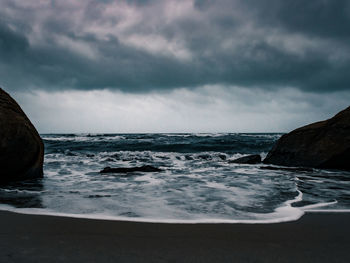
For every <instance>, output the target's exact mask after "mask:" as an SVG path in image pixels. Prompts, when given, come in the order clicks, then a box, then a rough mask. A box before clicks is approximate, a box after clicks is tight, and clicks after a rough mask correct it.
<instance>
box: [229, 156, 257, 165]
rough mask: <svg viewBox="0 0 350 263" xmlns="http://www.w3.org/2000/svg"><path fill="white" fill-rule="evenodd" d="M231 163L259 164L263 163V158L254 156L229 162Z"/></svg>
mask: <svg viewBox="0 0 350 263" xmlns="http://www.w3.org/2000/svg"><path fill="white" fill-rule="evenodd" d="M229 163H241V164H257V163H261V157H260V155H259V154H253V155H248V156H243V157H241V158H238V159H235V160H231V161H229Z"/></svg>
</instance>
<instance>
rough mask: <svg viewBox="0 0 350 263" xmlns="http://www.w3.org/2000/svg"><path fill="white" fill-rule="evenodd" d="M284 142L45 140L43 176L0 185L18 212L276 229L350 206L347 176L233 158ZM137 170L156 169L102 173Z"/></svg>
mask: <svg viewBox="0 0 350 263" xmlns="http://www.w3.org/2000/svg"><path fill="white" fill-rule="evenodd" d="M280 136H281V134H68V135H62V134H60V135H42V137H43V139H44V142H45V147H46V154H45V164H44V172H45V178H44V179H41V180H34V181H27V182H23V183H21V184H16V183H13V184H10V185H7V186H2V187H0V203H1V204H2V205H1V207H2V209H7V210H11V211H17V212H24V213H39V214H57V215H63V216H74V217H86V218H101V219H111V220H129V221H140V222H169V223H170V222H174V223H272V222H282V221H291V220H297V219H298V218H299V217H300V216H302V215H303V213H304V212H305V211H308V212H309V211H316V210H317V211H319V210H322V211H323V210H327V211H347V210H348V209H350V174H349V173H346V172H341V171H332V170H317V169H314V170H313V171H307V172H300V171H294V172H293V171H283V170H273V171H271V170H264V169H260V168H261V166H264V165H262V164H258V165H241V164H233V163H230V162H229V161H230V160H233V159H236V158H239V157H242V156H244V155H247V154H260V155H261V156H262V157H264V156H266V153H267V152H268V151H269V149H270V148H271V147H272V145H273V144H274V143H275V141H276V140H277V139H278V138H279V137H280ZM142 165H152V166H155V167H158V168H160V169H162V172H158V173H143V172H135V173H131V174H106V175H104V174H100V173H99V171H100V170H102V169H103V168H104V167H107V166H110V167H135V166H142ZM321 208H322V209H321Z"/></svg>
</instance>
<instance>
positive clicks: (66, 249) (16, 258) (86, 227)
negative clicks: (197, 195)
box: [0, 211, 350, 262]
mask: <svg viewBox="0 0 350 263" xmlns="http://www.w3.org/2000/svg"><path fill="white" fill-rule="evenodd" d="M0 222H1V224H0V247H1V250H0V262H41V261H43V262H45V261H47V262H348V260H349V256H348V250H349V249H350V213H348V212H343V213H334V212H333V213H332V212H330V213H327V212H322V213H317V212H316V213H306V214H305V215H304V216H302V217H301V218H300V219H299V220H297V221H292V222H283V223H273V224H266V223H265V224H241V223H237V224H227V223H223V224H204V223H203V224H174V223H167V224H162V223H141V222H126V221H113V220H101V219H83V218H70V217H60V216H49V215H27V214H19V213H14V212H8V211H0Z"/></svg>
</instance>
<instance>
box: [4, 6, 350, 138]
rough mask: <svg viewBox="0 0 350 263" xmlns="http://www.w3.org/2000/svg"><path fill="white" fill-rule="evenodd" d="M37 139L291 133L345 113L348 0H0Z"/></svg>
mask: <svg viewBox="0 0 350 263" xmlns="http://www.w3.org/2000/svg"><path fill="white" fill-rule="evenodd" d="M0 7H1V8H0V85H1V86H2V87H3V88H4V89H5V90H7V91H8V92H10V93H11V95H13V96H14V97H15V98H16V99H17V101H18V102H19V103H20V104H21V106H22V107H23V109H24V110H25V111H26V112H27V114H28V116H29V117H30V119H31V120H32V121H33V123H34V124H35V125H36V126H37V128H38V130H39V132H42V133H47V132H218V131H222V132H258V131H262V132H264V131H267V132H273V131H282V132H284V131H288V130H291V129H294V128H296V127H298V126H300V125H303V124H306V123H308V122H311V121H316V120H320V119H324V118H328V117H331V116H332V115H333V114H335V113H336V112H337V111H339V110H341V109H342V108H345V107H346V106H349V105H350V74H349V72H350V1H348V0H337V1H334V0H333V1H332V0H308V1H304V0H283V1H282V0H216V1H210V0H202V1H193V0H176V1H175V0H174V1H173V0H162V1H161V0H144V1H141V0H139V1H136V0H128V1H112V0H99V1H97V0H86V1H81V0H80V1H72V0H59V1H55V0H26V1H22V0H0Z"/></svg>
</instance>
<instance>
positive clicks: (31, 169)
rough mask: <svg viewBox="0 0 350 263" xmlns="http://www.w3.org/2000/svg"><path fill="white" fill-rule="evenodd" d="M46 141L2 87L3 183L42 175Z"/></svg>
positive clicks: (0, 144)
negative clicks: (44, 142)
mask: <svg viewBox="0 0 350 263" xmlns="http://www.w3.org/2000/svg"><path fill="white" fill-rule="evenodd" d="M43 160H44V144H43V142H42V140H41V138H40V136H39V134H38V132H37V131H36V129H35V127H34V126H33V124H32V123H31V122H30V120H29V119H28V117H27V116H26V115H25V113H24V112H23V111H22V109H21V107H20V106H19V105H18V104H17V103H16V101H15V100H14V99H12V98H11V97H10V95H9V94H7V93H6V92H5V91H4V90H2V89H1V88H0V183H6V182H9V181H19V180H25V179H32V178H40V177H42V176H43Z"/></svg>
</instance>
